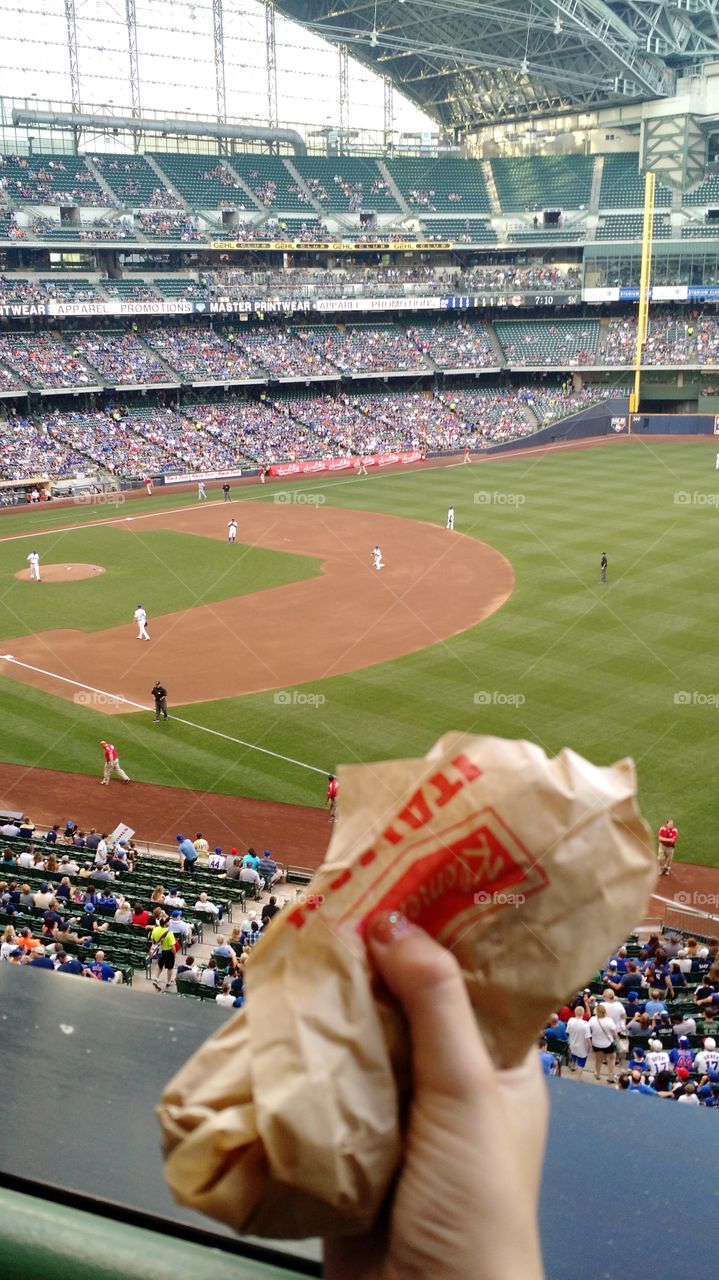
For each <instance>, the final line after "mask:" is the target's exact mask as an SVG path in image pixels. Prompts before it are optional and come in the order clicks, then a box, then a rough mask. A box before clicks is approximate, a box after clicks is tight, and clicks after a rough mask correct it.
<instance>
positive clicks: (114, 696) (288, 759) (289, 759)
mask: <svg viewBox="0 0 719 1280" xmlns="http://www.w3.org/2000/svg"><path fill="white" fill-rule="evenodd" d="M0 661H2V662H11V663H12V664H13V666H15V667H24V668H25V670H26V671H35V672H36V673H37V675H41V676H49V678H50V679H51V680H59V681H60V682H61V683H62V684H70V685H72V686H73V687H74V688H75V689H87V691H88V693H96V694H98V695H99V696H100V697H101V698H107V699H108V700H109V701H110V702H124V703H125V705H126V706H128V707H136V708H137V710H138V711H152V707H148V706H145V705H144V703H142V702H133V701H132V699H131V698H125V697H123V695H122V694H120V693H108V692H107V691H106V690H105V689H96V688H95V686H94V685H92V684H83V683H82V681H81V680H70V679H68V677H67V676H59V675H58V674H57V673H56V672H55V671H46V670H45V669H44V667H33V666H31V665H30V663H29V662H21V660H20V659H19V658H14V657H13V655H12V654H11V653H3V654H1V655H0ZM169 718H170V720H176V721H177V723H178V724H186V725H189V727H190V728H191V729H199V731H200V733H211V734H212V736H213V737H214V738H224V739H225V741H226V742H234V743H235V745H236V746H238V747H247V748H248V749H249V750H250V751H260V752H261V753H262V755H263V756H273V757H274V759H275V760H284V762H285V764H294V765H297V768H298V769H309V770H310V772H311V773H321V774H323V775H324V776H326V775H327V772H328V771H327V769H318V768H317V766H316V765H314V764H306V763H305V761H304V760H295V758H294V756H283V755H282V754H281V753H280V752H279V751H270V749H269V747H258V746H257V744H256V743H254V742H246V741H245V739H244V738H233V737H232V735H231V734H229V733H222V732H221V731H220V730H219V729H210V728H209V726H208V725H206V724H197V723H196V722H195V721H194V720H185V719H184V718H183V717H182V716H176V715H170V717H169Z"/></svg>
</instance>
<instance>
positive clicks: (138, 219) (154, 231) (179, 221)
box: [135, 209, 203, 243]
mask: <svg viewBox="0 0 719 1280" xmlns="http://www.w3.org/2000/svg"><path fill="white" fill-rule="evenodd" d="M135 223H136V225H137V226H138V227H139V228H140V231H142V232H143V234H144V235H147V236H152V237H153V239H158V240H162V239H167V240H181V241H183V243H185V242H188V241H192V240H202V239H203V236H202V232H201V231H200V225H199V222H198V220H197V218H194V217H192V215H191V214H189V213H184V212H173V211H172V210H171V209H168V210H164V211H159V210H149V209H145V210H143V211H142V212H141V213H137V214H135Z"/></svg>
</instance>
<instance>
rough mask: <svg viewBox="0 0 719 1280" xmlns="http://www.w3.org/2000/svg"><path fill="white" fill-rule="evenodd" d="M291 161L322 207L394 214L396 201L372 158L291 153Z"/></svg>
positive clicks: (344, 211) (340, 210)
mask: <svg viewBox="0 0 719 1280" xmlns="http://www.w3.org/2000/svg"><path fill="white" fill-rule="evenodd" d="M292 164H293V165H294V167H295V169H296V170H297V172H298V173H299V175H300V177H301V178H303V179H304V181H305V182H306V184H307V186H308V187H309V189H310V191H311V192H312V195H313V197H314V199H315V200H316V201H317V202H318V203H319V204H320V205H322V207H323V208H324V209H328V210H333V211H337V212H341V213H346V212H348V211H357V212H358V211H359V210H360V209H367V210H371V211H373V212H377V213H397V211H398V208H399V206H398V204H397V201H396V200H395V198H394V196H393V195H392V193H391V191H390V190H389V187H388V186H387V182H386V181H385V179H384V178H383V177H382V174H381V173H380V171H379V169H378V168H377V165H376V164H375V163H374V161H373V160H363V159H360V158H347V157H345V158H343V159H341V160H328V159H325V158H324V157H317V156H294V157H293V160H292Z"/></svg>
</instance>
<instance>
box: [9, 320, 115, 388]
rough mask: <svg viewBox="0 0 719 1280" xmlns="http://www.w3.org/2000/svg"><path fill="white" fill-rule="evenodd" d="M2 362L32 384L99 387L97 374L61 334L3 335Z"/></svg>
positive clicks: (34, 385)
mask: <svg viewBox="0 0 719 1280" xmlns="http://www.w3.org/2000/svg"><path fill="white" fill-rule="evenodd" d="M0 361H2V363H3V364H5V365H7V366H8V368H10V369H11V370H12V371H13V373H15V374H17V376H18V377H19V378H21V379H22V381H23V382H25V383H27V385H28V386H30V387H91V386H97V374H96V373H95V372H94V371H93V370H92V369H90V368H89V366H88V365H87V364H86V363H85V361H84V360H83V358H82V356H81V355H80V354H79V352H77V351H73V350H71V349H70V347H69V346H68V345H67V344H66V343H65V342H64V341H63V339H62V338H61V337H60V335H59V334H55V333H48V332H43V333H8V334H0Z"/></svg>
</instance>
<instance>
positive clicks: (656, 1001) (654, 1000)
mask: <svg viewBox="0 0 719 1280" xmlns="http://www.w3.org/2000/svg"><path fill="white" fill-rule="evenodd" d="M660 996H661V992H660V991H657V990H656V988H655V987H653V988H652V990H651V991H650V992H649V999H648V1000H647V1003H646V1004H645V1006H644V1012H645V1013H648V1014H649V1017H650V1018H656V1016H657V1014H660V1013H666V1012H667V1006H666V1004H665V1002H664V1000H661V999H660Z"/></svg>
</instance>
